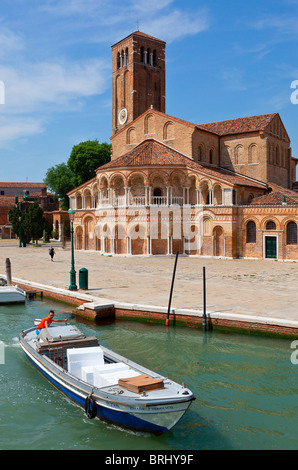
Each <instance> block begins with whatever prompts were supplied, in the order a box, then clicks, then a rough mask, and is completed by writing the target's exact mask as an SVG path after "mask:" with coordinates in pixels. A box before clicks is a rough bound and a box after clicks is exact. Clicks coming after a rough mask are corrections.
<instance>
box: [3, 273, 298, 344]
mask: <svg viewBox="0 0 298 470" xmlns="http://www.w3.org/2000/svg"><path fill="white" fill-rule="evenodd" d="M0 276H2V277H5V276H3V275H0ZM12 283H13V284H15V285H18V286H19V287H21V288H22V289H23V290H24V291H26V292H28V291H32V290H36V291H37V292H42V293H43V296H44V297H46V298H49V299H53V300H56V301H60V302H65V303H67V304H69V305H71V306H73V307H76V309H75V311H73V313H74V314H75V315H77V316H79V317H82V318H85V319H87V320H92V321H100V320H104V319H111V320H135V321H147V322H152V323H163V324H165V321H166V316H167V310H168V309H167V307H161V306H154V305H142V304H132V303H125V302H117V301H114V300H111V299H106V298H101V297H96V296H93V295H92V294H89V293H88V294H86V293H83V292H82V291H70V290H68V289H62V288H57V287H53V286H49V285H44V284H39V283H36V282H31V281H26V280H23V279H16V278H13V279H12ZM169 319H170V325H177V326H178V325H179V326H180V325H182V326H187V327H198V328H202V325H203V311H200V310H192V309H187V308H185V309H182V308H171V310H170V317H169ZM207 329H210V330H211V329H218V330H231V331H234V332H240V333H246V334H255V335H263V336H277V337H290V338H293V337H298V321H295V320H288V319H283V318H274V317H269V316H268V317H264V316H255V315H244V314H234V313H229V312H218V311H207Z"/></svg>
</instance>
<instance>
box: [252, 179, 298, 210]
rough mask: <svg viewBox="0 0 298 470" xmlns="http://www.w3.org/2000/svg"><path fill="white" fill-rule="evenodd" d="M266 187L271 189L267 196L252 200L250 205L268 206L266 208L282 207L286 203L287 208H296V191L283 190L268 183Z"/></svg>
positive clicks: (297, 198)
mask: <svg viewBox="0 0 298 470" xmlns="http://www.w3.org/2000/svg"><path fill="white" fill-rule="evenodd" d="M268 187H269V188H271V189H272V191H271V192H270V193H269V194H265V195H264V196H260V197H256V198H254V199H253V200H252V201H251V203H250V205H253V206H258V205H260V206H261V205H266V206H267V205H268V206H282V205H283V204H284V203H286V204H287V205H288V206H298V194H297V191H292V190H291V189H287V188H283V187H282V186H279V185H277V184H275V183H268Z"/></svg>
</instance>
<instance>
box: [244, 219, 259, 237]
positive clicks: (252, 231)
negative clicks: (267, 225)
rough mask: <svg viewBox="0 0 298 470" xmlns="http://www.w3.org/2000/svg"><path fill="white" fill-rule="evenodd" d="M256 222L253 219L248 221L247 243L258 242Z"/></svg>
mask: <svg viewBox="0 0 298 470" xmlns="http://www.w3.org/2000/svg"><path fill="white" fill-rule="evenodd" d="M256 232H257V231H256V224H255V222H254V221H253V220H250V221H249V222H247V225H246V243H256V238H257V236H256Z"/></svg>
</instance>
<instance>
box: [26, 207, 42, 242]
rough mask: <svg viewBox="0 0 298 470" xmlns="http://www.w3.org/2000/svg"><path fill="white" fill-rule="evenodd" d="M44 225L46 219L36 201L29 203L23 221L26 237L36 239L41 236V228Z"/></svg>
mask: <svg viewBox="0 0 298 470" xmlns="http://www.w3.org/2000/svg"><path fill="white" fill-rule="evenodd" d="M45 226H46V219H45V217H44V215H43V210H42V208H41V207H40V206H39V205H38V203H37V202H34V203H33V204H30V206H29V208H28V212H27V213H26V217H25V221H24V231H25V234H26V236H27V237H28V239H30V238H32V239H33V240H36V241H38V239H39V238H41V237H42V236H43V230H44V228H45Z"/></svg>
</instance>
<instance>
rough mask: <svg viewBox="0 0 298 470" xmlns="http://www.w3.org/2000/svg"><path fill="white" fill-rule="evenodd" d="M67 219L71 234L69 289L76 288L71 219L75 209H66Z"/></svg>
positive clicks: (72, 219)
mask: <svg viewBox="0 0 298 470" xmlns="http://www.w3.org/2000/svg"><path fill="white" fill-rule="evenodd" d="M68 214H69V219H70V236H71V269H70V285H69V290H77V289H78V288H77V285H76V271H75V267H74V246H73V221H74V217H75V211H74V210H73V209H69V211H68Z"/></svg>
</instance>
